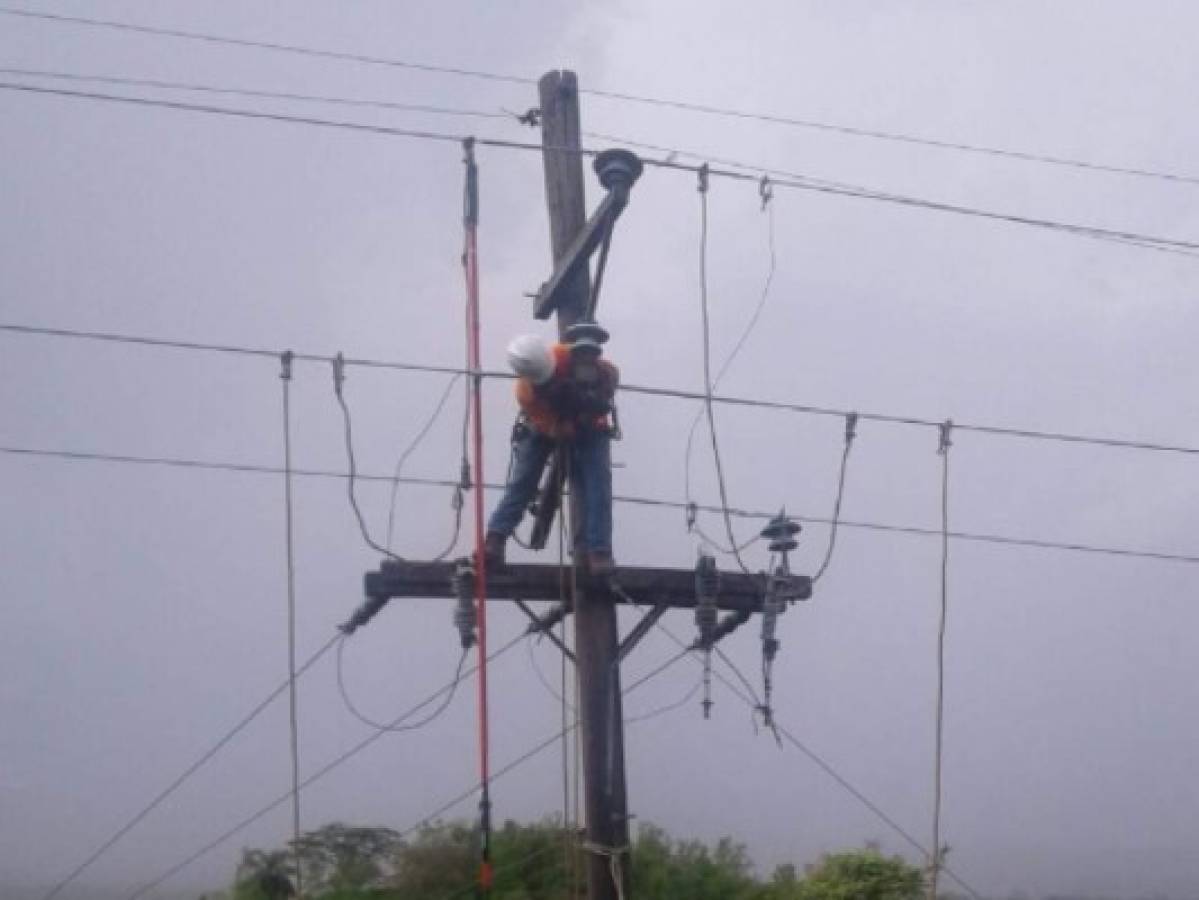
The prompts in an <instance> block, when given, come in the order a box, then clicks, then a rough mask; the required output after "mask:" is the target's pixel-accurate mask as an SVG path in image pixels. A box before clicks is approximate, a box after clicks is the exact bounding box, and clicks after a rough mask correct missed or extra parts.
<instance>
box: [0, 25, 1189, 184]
mask: <svg viewBox="0 0 1199 900" xmlns="http://www.w3.org/2000/svg"><path fill="white" fill-rule="evenodd" d="M0 14H3V15H8V16H14V17H22V18H26V19H40V20H43V21H50V22H57V23H63V24H73V25H84V26H89V27H94V28H108V29H114V30H120V31H126V32H132V33H137V34H143V35H149V36H155V37H170V38H178V39H185V40H193V41H200V42H205V43H210V44H217V45H225V46H236V47H243V48H249V49H256V50H270V51H275V52H281V53H290V54H296V55H302V56H309V57H315V58H320V59H329V60H338V61H342V62H354V63H362V64H368V65H377V66H387V67H391V68H399V69H407V70H411V71H420V72H427V73H431V74H438V75H452V76H458V77H465V78H472V79H478V80H483V81H490V82H498V83H503V84H513V85H535V84H536V83H537V79H534V78H529V77H527V76H518V75H511V74H503V73H498V72H488V71H484V70H480V69H467V68H462V67H455V66H446V65H436V64H431V63H418V62H411V61H407V60H401V59H395V58H388V57H380V56H372V55H368V54H362V53H350V52H345V51H338V50H330V49H322V48H318V47H308V46H301V45H297V44H288V43H282V42H278V41H264V40H251V39H246V38H237V37H232V36H227V35H217V34H207V33H203V32H197V31H187V30H183V29H177V28H164V27H156V26H150V25H141V24H137V23H133V22H122V21H116V20H112V19H96V18H88V17H84V16H71V15H66V14H62V13H52V12H46V11H41V10H31V9H22V8H19V7H0ZM580 93H581V94H584V95H586V96H591V97H598V98H601V99H605V100H612V101H618V102H624V103H635V104H640V105H646V106H653V107H657V108H665V109H675V110H679V111H682V112H688V113H698V114H702V115H708V116H718V117H721V118H730V119H738V120H748V121H757V122H763V123H767V124H772V125H782V126H788V127H793V128H802V129H809V130H814V131H822V132H829V133H834V134H840V135H845V136H849V137H856V138H868V139H872V140H879V141H887V142H892V143H898V144H907V145H914V146H922V147H929V148H934V149H937V150H945V151H955V152H962V153H969V154H979V155H985V156H990V157H996V158H1001V159H1006V160H1013V161H1017V162H1029V163H1039V164H1044V165H1050V166H1057V167H1065V168H1073V169H1079V170H1084V171H1094V172H1103V173H1108V174H1115V175H1126V176H1133V177H1138V178H1148V179H1158V180H1162V181H1169V182H1179V183H1186V184H1199V177H1195V176H1191V175H1185V174H1179V173H1174V172H1164V171H1159V170H1153V169H1148V168H1144V167H1135V166H1119V165H1113V164H1108V163H1101V162H1095V161H1091V160H1083V159H1076V158H1070V157H1066V156H1061V155H1053V154H1048V153H1036V152H1031V151H1026V150H1016V149H1012V148H1004V147H991V146H986V145H982V144H976V143H968V142H965V141H951V140H944V139H939V138H930V137H925V136H921V135H914V134H908V133H903V132H899V131H887V130H883V129H875V128H864V127H860V126H853V125H846V124H844V123H836V122H827V121H820V120H817V119H811V118H800V117H797V116H786V115H779V114H776V113H766V112H761V111H753V110H743V109H736V108H731V107H726V106H718V105H715V104H709V103H697V102H692V101H685V100H679V99H672V98H665V97H653V96H647V95H644V94H634V93H631V92H625V91H615V90H604V89H599V88H583V89H580Z"/></svg>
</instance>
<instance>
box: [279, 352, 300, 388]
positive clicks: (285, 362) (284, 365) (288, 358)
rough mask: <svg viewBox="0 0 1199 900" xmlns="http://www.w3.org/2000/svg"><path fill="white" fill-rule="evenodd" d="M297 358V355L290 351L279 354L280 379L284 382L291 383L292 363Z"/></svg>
mask: <svg viewBox="0 0 1199 900" xmlns="http://www.w3.org/2000/svg"><path fill="white" fill-rule="evenodd" d="M295 358H296V355H295V354H294V353H292V352H291V351H290V350H284V351H283V352H282V353H280V354H279V364H280V370H279V377H280V378H282V379H283V380H284V381H291V363H292V360H294V359H295Z"/></svg>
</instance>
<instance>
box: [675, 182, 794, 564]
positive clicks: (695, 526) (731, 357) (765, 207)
mask: <svg viewBox="0 0 1199 900" xmlns="http://www.w3.org/2000/svg"><path fill="white" fill-rule="evenodd" d="M759 194H760V196H761V200H762V212H764V213H765V214H766V215H767V235H766V243H767V250H768V252H769V265H768V266H767V269H766V278H765V281H764V282H763V284H762V290H761V293H760V295H759V297H758V302H757V305H756V306H755V307H754V311H753V313H752V314H751V315H750V317H749V319H748V320H747V321H746V323H745V326H744V327H743V328H742V330H741V334H740V336H739V337H738V338H737V340H736V342H735V343H734V344H733V348H732V349H731V350H730V351H729V353H728V355H727V356H726V357H725V359H724V362H723V363H722V364H721V366H720V368H719V369H718V370H717V372H716V377H715V378H713V379H712V382H711V385H710V390H708V391H706V392H705V393H711V391H714V390H716V388H717V387H719V386H720V382H721V380H722V379H723V378H724V376H725V373H727V372H728V370H729V367H730V366H731V365H732V364H733V363H734V362H735V361H736V359H737V356H738V354H740V352H741V350H742V348H743V347H744V346H745V343H746V341H748V340H749V336H750V335H751V334H753V331H754V329H755V328H757V325H758V322H759V321H760V320H761V318H762V311H763V310H764V309H765V308H766V301H767V300H768V299H769V298H770V288H771V285H773V283H774V275H775V271H776V269H777V264H778V258H777V255H776V253H775V242H774V206H773V205H771V203H770V199H771V194H770V191H769V189H768V182H767V180H766V178H765V177H763V179H762V183H761V185H760V187H759ZM704 225H705V228H704V240H703V249H702V250H701V253H702V254H703V256H704V257H705V259H706V255H707V252H706V245H707V241H706V232H707V229H706V225H707V201H706V199H705V201H704ZM701 278H702V280H703V285H702V287H701V290H702V291H703V297H704V307H705V316H704V324H705V328H704V339H705V341H706V340H707V327H706V326H707V315H706V308H707V269H706V265H705V266H704V270H703V272H702V273H701ZM707 346H708V345H707V344H705V354H707V353H709V352H710V351H709V350H708V349H707ZM705 359H707V356H705ZM708 408H709V404H708V402H707V401H706V400H705V402H704V404H703V405H701V406H700V408H699V409H698V410H696V413H695V416H694V418H692V420H691V427H690V428H689V429H688V431H687V442H686V446H685V447H684V449H683V497H684V500H685V501H686V503H687V509H688V527H689V528H690V529H692V530H694V531H695V532H696V533H697V534H698V535H699V536H700V538H701V539H702V540H703V542H704V543H705V544H707V545H708V546H710V547H712V548H713V549H715V550H719V551H721V552H724V553H728V554H732V555H734V556H736V557H737V558H738V559H740V553H741V551H743V550H746V549H747V548H749V547H750V546H751V545H752V544H753V543H754V542H755V541H757V540H758V536H757V535H753V536H752V537H750V538H749V539H748V540H747V541H746V542H745V543H743V544H741V545H737V544H736V543H733V544H731V545H730V546H729V547H724V546H722V545H721V544H720V543H719V542H718V541H715V540H713V539H712V538H711V537H709V536H708V535H707V534H705V533H704V530H703V529H702V528H701V527H700V526H699V523H698V522H697V521H695V520H694V517H693V516H691V512H690V511H691V510H692V509H693V508H694V507H693V506H692V498H691V450H692V447H693V446H694V443H695V431H696V429H697V428H698V427H699V423H700V420H701V419H703V418H704V414H705V412H707V411H708ZM710 424H711V423H710V422H709V425H710Z"/></svg>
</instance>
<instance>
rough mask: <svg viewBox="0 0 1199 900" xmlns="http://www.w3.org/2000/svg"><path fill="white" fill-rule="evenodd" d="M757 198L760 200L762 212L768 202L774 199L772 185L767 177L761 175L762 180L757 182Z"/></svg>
mask: <svg viewBox="0 0 1199 900" xmlns="http://www.w3.org/2000/svg"><path fill="white" fill-rule="evenodd" d="M758 196H759V197H761V198H762V212H765V211H766V207H767V206H768V205H769V204H770V201H771V200H773V199H774V184H773V183H772V182H771V180H770V176H769V175H763V176H762V180H761V181H759V182H758Z"/></svg>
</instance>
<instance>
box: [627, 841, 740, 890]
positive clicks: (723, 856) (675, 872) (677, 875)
mask: <svg viewBox="0 0 1199 900" xmlns="http://www.w3.org/2000/svg"><path fill="white" fill-rule="evenodd" d="M750 869H751V865H750V861H749V856H748V855H747V854H746V852H745V847H744V846H742V845H741V844H738V843H735V842H734V841H733V840H732V839H730V838H727V837H726V838H721V839H720V840H719V841H718V842H717V844H716V846H715V847H714V848H712V849H709V848H708V847H707V846H706V845H705V844H703V843H701V842H699V841H672V840H671V839H670V837H669V836H668V835H667V834H666V832H665V831H663V830H662V829H661V828H658V827H656V826H653V825H642V826H641V828H640V829H639V831H638V834H637V840H636V841H635V842H634V844H633V883H634V884H635V885H636V888H637V892H638V893H639V894H642V895H644V896H646V897H653V898H654V900H754V898H756V897H758V896H760V894H761V892H760V889H759V886H758V883H757V881H756V880H755V879H754V877H753V875H752V874H751V872H750Z"/></svg>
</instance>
